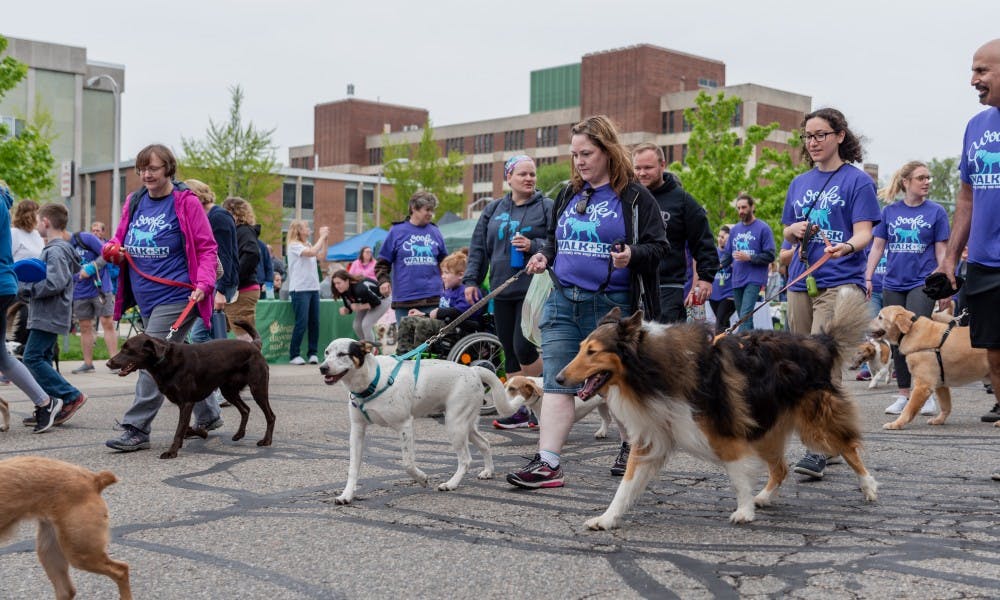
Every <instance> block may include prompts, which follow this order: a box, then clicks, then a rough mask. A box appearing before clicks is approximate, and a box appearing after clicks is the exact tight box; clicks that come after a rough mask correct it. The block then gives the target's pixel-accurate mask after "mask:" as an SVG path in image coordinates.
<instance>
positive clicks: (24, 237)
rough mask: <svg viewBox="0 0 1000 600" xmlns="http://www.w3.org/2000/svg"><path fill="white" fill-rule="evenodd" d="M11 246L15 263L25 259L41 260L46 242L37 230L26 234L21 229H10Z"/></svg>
mask: <svg viewBox="0 0 1000 600" xmlns="http://www.w3.org/2000/svg"><path fill="white" fill-rule="evenodd" d="M10 246H11V250H13V254H14V262H17V261H19V260H23V259H25V258H40V257H41V256H42V250H44V249H45V240H43V239H42V236H41V234H39V233H38V231H37V230H35V229H32V230H31V233H27V232H25V231H24V230H23V229H21V228H20V227H11V228H10Z"/></svg>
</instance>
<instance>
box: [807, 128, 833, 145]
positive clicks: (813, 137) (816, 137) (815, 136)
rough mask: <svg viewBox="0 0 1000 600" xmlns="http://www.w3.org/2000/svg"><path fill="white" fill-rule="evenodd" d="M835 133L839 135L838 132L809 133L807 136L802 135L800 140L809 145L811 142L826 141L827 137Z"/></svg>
mask: <svg viewBox="0 0 1000 600" xmlns="http://www.w3.org/2000/svg"><path fill="white" fill-rule="evenodd" d="M835 133H837V132H836V131H817V132H816V133H807V134H805V135H800V136H799V139H800V140H802V141H803V142H805V143H807V144H808V143H809V142H812V141H817V142H822V141H823V140H825V139H826V136H828V135H833V134H835Z"/></svg>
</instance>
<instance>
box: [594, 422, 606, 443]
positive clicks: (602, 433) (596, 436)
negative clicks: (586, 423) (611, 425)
mask: <svg viewBox="0 0 1000 600" xmlns="http://www.w3.org/2000/svg"><path fill="white" fill-rule="evenodd" d="M607 437H608V428H607V427H605V426H604V425H601V428H600V429H598V430H597V431H595V432H594V439H597V440H603V439H605V438H607Z"/></svg>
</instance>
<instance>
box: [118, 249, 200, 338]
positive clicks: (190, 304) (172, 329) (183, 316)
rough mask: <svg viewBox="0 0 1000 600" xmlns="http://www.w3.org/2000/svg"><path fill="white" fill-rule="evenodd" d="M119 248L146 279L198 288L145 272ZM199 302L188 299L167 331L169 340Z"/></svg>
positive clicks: (175, 285)
mask: <svg viewBox="0 0 1000 600" xmlns="http://www.w3.org/2000/svg"><path fill="white" fill-rule="evenodd" d="M118 248H119V250H118V251H119V254H120V255H121V256H124V257H125V260H126V261H127V262H128V264H129V266H130V267H132V270H134V271H135V272H136V273H138V274H139V275H141V276H142V277H145V278H146V279H148V280H150V281H152V282H155V283H159V284H162V285H172V286H174V287H182V288H187V289H189V290H195V289H197V288H196V287H195V286H194V285H193V284H190V283H184V282H183V281H174V280H173V279H164V278H163V277H157V276H155V275H150V274H148V273H144V272H143V271H142V269H140V268H139V267H138V266H137V265H136V264H135V260H134V259H133V258H132V256H131V255H130V254H129V253H128V252H125V248H123V247H121V246H119V247H118ZM197 303H198V302H197V301H196V300H188V303H187V306H185V307H184V310H183V311H182V312H181V315H180V316H179V317H177V320H176V321H174V324H173V325H171V326H170V331H169V332H167V337H166V340H167V341H168V342H169V341H170V338H172V337H173V336H174V334H175V333H177V330H178V329H180V328H181V325H183V324H184V321H185V320H186V319H187V317H188V315H189V314H191V309H192V308H194V305H195V304H197Z"/></svg>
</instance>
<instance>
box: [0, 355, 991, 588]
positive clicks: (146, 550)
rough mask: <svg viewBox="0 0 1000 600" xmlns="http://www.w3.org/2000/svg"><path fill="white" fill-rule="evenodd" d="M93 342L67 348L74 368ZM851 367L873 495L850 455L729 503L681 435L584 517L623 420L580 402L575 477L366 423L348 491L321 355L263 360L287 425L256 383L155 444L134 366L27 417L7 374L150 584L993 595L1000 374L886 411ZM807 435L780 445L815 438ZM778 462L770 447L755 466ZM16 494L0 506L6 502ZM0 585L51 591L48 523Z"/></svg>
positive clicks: (91, 380) (568, 467)
mask: <svg viewBox="0 0 1000 600" xmlns="http://www.w3.org/2000/svg"><path fill="white" fill-rule="evenodd" d="M78 365H79V363H72V362H69V363H67V362H64V363H63V364H62V371H63V373H69V372H70V370H71V369H73V368H74V367H76V366H78ZM848 376H849V380H848V382H847V384H846V385H847V387H848V388H850V390H851V391H852V392H853V394H854V396H855V397H856V398H857V401H858V402H859V405H860V407H861V412H862V418H863V423H864V432H865V438H864V440H865V445H866V449H865V452H864V454H863V457H864V459H865V461H866V463H867V465H868V467H869V469H870V470H871V471H872V473H873V474H874V476H875V478H876V479H877V480H878V481H879V483H880V485H881V487H880V489H879V500H878V502H876V503H867V502H865V501H864V500H863V498H862V495H861V492H860V491H859V490H858V487H857V480H856V477H855V476H854V474H853V473H852V472H851V471H850V469H849V468H848V467H847V466H846V465H844V464H835V465H832V466H830V467H828V469H827V475H826V477H825V478H824V479H823V480H821V481H811V480H807V479H804V478H802V477H800V476H797V475H794V474H792V475H790V476H789V479H788V480H787V481H786V482H785V484H784V486H783V487H782V489H781V492H780V494H779V496H778V499H777V500H776V502H775V504H774V505H773V506H772V507H770V508H766V509H761V510H758V512H757V520H756V521H754V522H753V523H752V524H748V525H739V526H737V525H732V524H730V523H729V521H728V515H729V513H730V512H731V511H733V510H734V508H735V498H734V493H733V491H732V489H731V487H730V485H729V481H728V479H727V478H726V476H725V475H724V473H723V471H722V469H721V468H720V467H719V466H716V465H711V464H707V463H703V462H701V461H697V460H695V459H692V458H690V457H687V456H684V455H679V456H677V457H675V458H674V459H672V460H671V461H670V462H668V464H667V466H666V467H665V469H664V471H663V472H662V473H661V474H660V476H659V477H658V478H657V479H656V480H654V482H653V483H652V484H651V486H650V489H649V490H648V491H646V493H645V494H643V496H642V497H641V498H640V500H639V502H638V504H637V505H636V507H635V508H633V509H632V511H631V512H629V513H628V515H627V516H626V518H625V521H624V526H623V528H622V529H619V530H616V531H612V532H593V531H588V530H587V529H586V528H585V527H584V526H583V523H584V521H585V520H586V519H588V518H590V517H593V516H596V515H598V514H600V513H601V512H603V511H604V509H605V508H606V507H607V505H608V502H609V501H610V500H611V497H612V495H613V494H614V491H615V487H616V485H617V483H618V480H617V479H615V478H613V477H611V475H610V474H609V472H608V468H609V467H610V466H611V463H612V462H613V460H614V457H615V454H616V452H617V447H618V440H617V438H616V436H617V431H616V430H614V429H612V432H611V436H612V437H611V438H609V439H607V440H595V439H594V438H593V433H594V431H596V429H597V427H598V424H599V420H598V417H597V415H596V414H592V415H590V416H589V417H588V418H587V419H585V420H584V421H582V422H581V423H578V424H577V425H576V426H575V427H574V428H573V431H572V433H571V437H570V440H569V443H568V444H567V446H566V448H565V452H564V455H563V460H564V468H565V471H566V487H564V488H559V489H551V490H541V491H524V490H517V489H514V488H512V487H511V486H510V485H508V484H507V483H506V482H505V481H504V479H503V475H504V474H505V473H506V472H509V471H511V470H514V469H517V468H519V467H520V466H522V465H523V464H524V463H525V462H526V459H527V458H529V457H530V456H531V455H532V454H534V452H535V449H536V444H537V436H538V434H537V432H535V431H529V430H514V431H499V430H496V429H494V428H493V427H492V426H491V421H492V419H493V417H483V418H482V422H481V429H482V430H483V431H484V432H485V433H486V436H487V438H488V439H489V441H490V443H491V444H492V446H493V450H494V455H495V459H496V463H497V471H498V475H497V477H496V478H495V479H493V480H486V481H480V480H477V479H476V477H475V473H476V472H477V471H478V468H479V467H480V466H481V464H482V462H481V459H480V457H479V454H478V452H477V451H476V450H475V449H474V448H473V450H472V454H473V468H472V471H471V472H470V474H469V475H467V476H466V478H465V480H464V481H463V482H462V485H461V486H460V487H459V488H458V490H456V491H454V492H439V491H436V489H435V486H434V485H431V486H430V487H428V488H424V487H420V486H419V485H417V484H415V483H414V482H413V481H411V480H410V479H409V477H408V476H407V475H406V473H405V472H404V471H403V468H402V465H401V460H400V451H399V441H398V439H397V438H396V436H395V434H393V432H392V431H390V430H388V429H381V428H372V429H370V430H369V435H368V445H367V448H366V451H365V461H364V465H363V467H362V470H361V480H360V486H359V490H358V494H359V498H358V499H357V500H355V502H354V504H352V505H350V506H337V505H336V504H335V503H334V498H335V497H336V496H337V495H338V494H339V493H340V491H341V489H342V488H343V485H344V482H345V480H346V478H347V462H348V430H349V425H348V419H347V401H346V392H345V390H344V389H343V388H342V387H341V386H339V385H337V386H332V387H331V386H327V385H325V384H324V383H323V380H322V377H321V376H320V374H319V372H318V370H317V368H316V366H314V365H306V366H290V365H274V366H272V367H271V386H270V391H271V403H272V406H273V408H274V410H275V413H276V414H277V426H276V429H275V432H274V444H273V446H271V447H269V448H259V447H257V446H256V445H255V444H256V441H257V440H258V439H260V437H261V435H262V434H263V430H264V421H263V418H262V415H261V414H260V412H259V410H258V409H257V408H256V406H255V405H252V404H251V410H252V412H251V415H250V423H249V425H248V429H247V436H246V438H244V439H243V440H241V441H239V442H233V441H231V440H230V437H231V436H232V434H233V432H234V431H235V429H236V425H237V418H238V415H237V413H236V411H235V409H234V408H225V409H223V410H224V418H225V421H226V423H225V425H224V426H223V427H222V428H221V429H219V430H216V431H213V432H211V433H210V435H209V437H208V439H207V440H200V439H198V440H187V441H186V442H185V445H184V447H183V448H182V449H181V451H180V455H179V456H178V458H176V459H174V460H161V459H160V458H159V455H160V453H161V452H162V451H163V450H165V449H166V448H167V446H168V445H169V443H170V438H171V436H172V432H173V430H174V426H175V424H176V418H177V408H176V407H175V406H173V405H170V404H166V405H165V406H164V407H163V409H162V411H161V413H160V415H159V417H157V419H156V421H155V422H154V431H153V435H152V449H151V450H144V451H139V452H134V453H130V454H122V453H117V452H114V451H112V450H110V449H108V448H106V447H105V446H104V441H105V440H106V439H108V438H111V437H114V436H115V435H117V433H118V432H116V431H114V430H113V425H114V423H115V420H116V419H119V418H121V416H122V414H123V413H124V411H125V409H126V408H127V407H128V406H129V404H130V403H131V400H132V397H133V389H134V385H135V380H136V376H135V375H130V376H128V377H124V378H119V377H117V376H115V375H112V374H111V373H109V372H107V370H106V369H105V368H104V367H103V363H101V364H98V369H97V372H95V373H88V374H82V375H67V377H68V379H69V380H70V381H71V382H72V383H74V385H76V386H77V387H79V388H80V389H81V390H83V391H84V392H86V393H87V394H88V395H89V401H88V403H87V405H86V406H85V407H83V408H82V409H81V410H80V412H79V413H77V415H75V416H74V417H73V419H72V420H71V421H69V422H68V423H66V424H65V425H63V426H61V427H58V428H56V429H54V430H53V431H50V432H48V433H44V434H40V435H33V434H32V433H31V431H30V429H29V428H26V427H22V426H21V424H20V421H21V419H22V418H23V417H25V416H27V415H28V414H30V412H31V404H30V402H28V401H27V400H26V399H25V397H24V396H23V394H21V392H20V391H18V390H17V389H16V388H14V387H13V386H3V387H0V396H3V397H4V398H5V399H7V400H8V401H9V402H10V403H11V409H12V413H13V414H12V417H13V421H14V423H13V426H12V428H11V431H8V432H6V433H0V457H3V458H6V457H11V456H18V455H29V454H30V455H42V456H47V457H51V458H57V459H61V460H66V461H70V462H73V463H77V464H80V465H83V466H85V467H88V468H90V469H94V470H101V469H110V470H111V471H113V472H114V473H116V474H117V476H118V477H119V479H120V480H121V481H120V482H119V483H117V484H115V485H112V486H111V487H109V488H108V489H106V490H105V492H104V497H105V499H106V501H107V503H108V505H109V509H110V513H111V526H112V532H111V547H110V552H111V555H112V556H113V557H114V558H116V559H119V560H124V561H126V562H128V563H129V565H130V566H131V581H132V588H133V592H134V594H135V597H136V598H140V599H141V598H157V599H173V598H177V599H181V598H183V599H191V598H254V599H256V598H260V599H279V598H280V599H282V600H284V599H297V598H310V599H312V598H324V599H325V598H432V597H433V598H437V597H448V598H472V597H475V598H510V597H537V598H639V597H648V598H685V599H686V598H715V597H718V598H735V597H777V596H782V597H793V598H823V599H824V600H826V599H830V598H902V597H905V598H995V597H997V596H998V595H1000V592H998V591H997V589H998V580H1000V528H998V526H997V523H998V512H1000V510H998V509H1000V482H994V481H991V480H990V473H992V472H993V471H996V470H1000V453H998V452H997V448H998V447H1000V446H998V444H1000V428H995V427H993V426H991V425H989V424H985V423H982V422H980V419H979V417H980V415H982V414H983V413H985V412H986V411H987V410H989V408H990V407H991V406H992V405H993V402H994V399H993V396H990V395H987V394H985V393H984V391H983V389H982V386H981V385H979V384H976V385H970V386H966V387H963V388H958V389H956V390H954V392H953V395H954V397H955V408H954V412H953V413H952V415H951V418H950V419H949V421H948V423H947V424H945V425H944V426H941V427H931V426H929V425H927V424H926V423H925V421H926V417H922V418H919V419H918V420H917V421H916V422H914V423H913V424H911V425H910V426H909V428H907V429H906V430H903V431H885V430H883V429H882V423H884V422H886V421H888V420H890V419H889V418H888V417H887V415H884V414H883V412H882V411H883V410H884V408H885V407H886V406H887V405H888V404H890V403H891V401H892V397H893V395H894V391H893V389H892V388H889V387H885V386H883V387H881V388H879V389H876V390H868V389H867V384H865V383H858V382H855V381H854V380H853V376H854V373H853V372H849V373H848ZM416 452H417V462H418V464H419V465H420V466H421V468H423V469H424V470H425V471H427V472H428V474H430V475H431V478H432V480H433V483H437V482H440V481H443V480H444V479H447V478H448V477H449V476H450V475H451V473H452V472H453V471H454V467H455V457H454V454H453V453H452V452H451V450H450V448H449V444H448V442H447V440H446V438H445V435H444V427H443V425H442V424H441V423H440V421H439V420H436V419H419V420H418V423H417V425H416ZM801 452H802V448H801V446H799V445H798V443H797V441H793V443H791V444H790V445H789V449H788V459H789V461H790V462H794V461H795V460H797V459H798V458H799V457H800V456H801ZM765 480H766V472H765V469H764V468H763V466H762V467H761V471H760V480H759V482H760V485H763V483H764V481H765ZM0 510H2V507H0ZM0 544H2V545H0V598H43V597H51V587H50V584H49V582H48V580H47V578H46V577H45V574H44V572H43V570H42V568H41V566H40V565H39V563H38V560H37V558H36V555H35V553H34V526H29V525H27V524H25V525H22V526H21V528H20V529H19V530H18V532H17V533H16V535H15V536H14V537H13V538H11V539H9V540H7V541H5V542H2V543H0ZM73 578H74V581H75V583H76V586H77V588H78V591H79V596H78V597H79V598H111V597H115V591H116V590H115V587H114V585H113V584H112V582H111V581H110V580H109V579H107V578H105V577H103V576H98V575H94V574H91V573H86V572H81V571H78V570H74V571H73Z"/></svg>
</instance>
